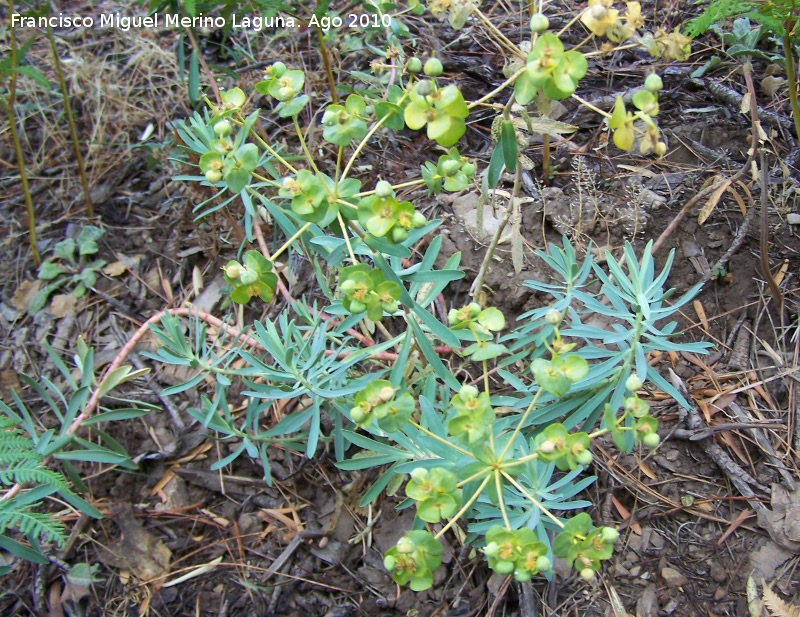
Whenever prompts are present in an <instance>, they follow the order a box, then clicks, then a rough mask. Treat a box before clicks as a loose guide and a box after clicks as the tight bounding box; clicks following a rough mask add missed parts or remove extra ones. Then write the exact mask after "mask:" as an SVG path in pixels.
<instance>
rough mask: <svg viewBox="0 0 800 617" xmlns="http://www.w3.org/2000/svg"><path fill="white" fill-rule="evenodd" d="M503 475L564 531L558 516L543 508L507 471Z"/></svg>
mask: <svg viewBox="0 0 800 617" xmlns="http://www.w3.org/2000/svg"><path fill="white" fill-rule="evenodd" d="M502 474H503V475H504V476H505V478H506V480H508V481H509V482H511V484H513V485H514V487H515V488H516V489H517V490H518V491H519V492H520V493H522V494H523V495H525V497H526V498H527V499H528V500H529V501H530V502H531V503H532V504H533V505H534V506H536V507H537V508H539V510H540V511H541V512H542V514H544V515H545V516H546V517H547V518H549V519H550V520H551V521H553V522H554V523H555V524H556V525H558V526H559V527H561V529H564V523H562V522H561V521H560V520H558V517H556V516H555V515H554V514H553V513H552V512H550V510H548V509H547V508H545V507H544V506H543V505H542V504H541V503H540V502H539V500H538V499H536V497H534V496H533V495H531V494H530V493H529V492H528V491H526V490H525V489H524V488H522V487H521V486H520V485H519V482H517V481H516V480H515V479H514V478H513V477H512V476H510V475H508V474H507V473H506V472H505V471H503V472H502Z"/></svg>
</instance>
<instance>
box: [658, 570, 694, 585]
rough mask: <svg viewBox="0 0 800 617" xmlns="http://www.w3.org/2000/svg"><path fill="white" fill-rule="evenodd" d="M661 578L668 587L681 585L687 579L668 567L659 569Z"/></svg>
mask: <svg viewBox="0 0 800 617" xmlns="http://www.w3.org/2000/svg"><path fill="white" fill-rule="evenodd" d="M661 578H663V579H664V582H665V583H667V586H668V587H683V586H684V585H685V584H686V583H687V580H688V579H687V578H686V577H685V576H684V575H683V574H681V573H680V572H678V571H677V570H675V569H674V568H669V567H667V568H662V569H661Z"/></svg>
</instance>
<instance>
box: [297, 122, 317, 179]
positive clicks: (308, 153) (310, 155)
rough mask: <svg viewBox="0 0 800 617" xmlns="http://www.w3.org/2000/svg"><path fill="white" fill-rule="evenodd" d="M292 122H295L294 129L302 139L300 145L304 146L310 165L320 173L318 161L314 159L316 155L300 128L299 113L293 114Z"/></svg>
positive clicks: (315, 171)
mask: <svg viewBox="0 0 800 617" xmlns="http://www.w3.org/2000/svg"><path fill="white" fill-rule="evenodd" d="M292 122H294V130H295V131H296V132H297V138H298V139H299V140H300V146H301V147H302V148H303V152H304V153H305V155H306V159H308V163H309V165H311V168H312V169H313V170H314V173H315V174H317V175H319V169H317V163H316V162H315V161H314V157H313V155H312V154H311V152H309V150H308V146H307V145H306V140H305V138H304V137H303V131H302V130H301V129H300V123H299V122H298V121H297V114H295V115H293V116H292Z"/></svg>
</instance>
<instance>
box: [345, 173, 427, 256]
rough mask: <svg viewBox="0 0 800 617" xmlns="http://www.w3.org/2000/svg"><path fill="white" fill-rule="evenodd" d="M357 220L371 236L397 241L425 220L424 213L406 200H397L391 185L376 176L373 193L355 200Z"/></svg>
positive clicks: (425, 221) (421, 224)
mask: <svg viewBox="0 0 800 617" xmlns="http://www.w3.org/2000/svg"><path fill="white" fill-rule="evenodd" d="M358 222H359V223H360V224H361V226H362V227H363V228H364V229H365V230H367V231H368V232H369V233H371V234H372V235H373V236H375V237H377V238H383V237H386V238H389V239H391V241H392V242H396V243H400V242H403V241H404V240H405V239H406V238H408V232H409V231H411V230H412V229H419V228H420V227H422V226H424V225H425V224H426V223H427V222H428V221H427V219H426V218H425V215H424V214H422V213H421V212H417V211H415V210H414V206H413V205H412V204H411V202H410V201H397V198H396V197H395V195H394V190H393V189H392V185H391V184H389V183H388V182H386V181H385V180H380V181H379V182H378V183H377V185H376V186H375V194H374V195H369V196H367V197H364V198H363V199H361V200H360V201H359V202H358Z"/></svg>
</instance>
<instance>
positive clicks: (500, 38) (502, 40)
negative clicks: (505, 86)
mask: <svg viewBox="0 0 800 617" xmlns="http://www.w3.org/2000/svg"><path fill="white" fill-rule="evenodd" d="M474 14H475V15H477V16H478V19H479V20H480V21H481V23H482V24H483V25H484V26H485V27H486V29H487V30H488V31H489V32H491V33H492V35H493V36H494V37H495V39H496V41H497V42H498V43H499V44H500V45H501V46H502V47H505V48H506V50H507V51H510V52H511V53H512V54H514V55H515V56H517V57H518V58H523V59H524V58H525V54H523V53H522V51H521V50H520V48H519V47H517V46H516V45H514V43H512V42H511V41H509V40H508V39H507V38H506V36H505V35H504V34H503V33H502V32H500V30H498V29H497V26H495V25H494V24H493V23H492V22H491V21H490V20H489V18H488V17H486V15H484V14H483V12H482V11H481V10H480V9H475V13H474Z"/></svg>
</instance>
